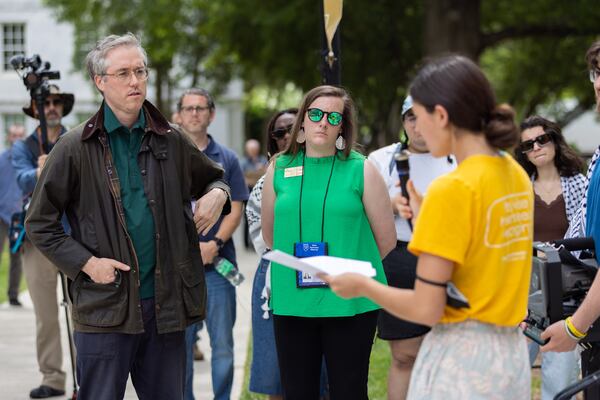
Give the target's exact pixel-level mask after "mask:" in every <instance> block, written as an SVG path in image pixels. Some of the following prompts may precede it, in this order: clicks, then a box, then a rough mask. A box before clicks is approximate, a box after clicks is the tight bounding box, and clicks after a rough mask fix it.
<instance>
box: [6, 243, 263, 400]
mask: <svg viewBox="0 0 600 400" xmlns="http://www.w3.org/2000/svg"><path fill="white" fill-rule="evenodd" d="M240 247H241V246H237V248H238V249H239V248H240ZM238 263H239V267H240V270H241V271H242V272H243V273H244V275H245V276H246V280H245V281H244V282H243V283H242V284H241V285H240V287H239V288H238V290H237V321H236V324H235V328H234V337H235V372H234V382H233V391H232V396H231V398H232V399H238V398H239V396H240V393H241V390H242V383H243V380H244V364H245V362H246V353H247V349H248V340H249V336H250V329H251V323H250V321H251V318H250V304H251V303H250V295H251V292H252V280H253V278H254V271H255V270H256V265H257V263H258V256H256V254H255V253H254V252H253V251H252V252H250V251H245V250H243V249H242V250H239V251H238ZM58 289H59V288H57V292H58ZM20 299H21V302H22V303H23V307H10V306H8V305H7V304H2V305H0V385H1V386H0V387H1V388H0V399H2V400H22V399H28V398H29V390H31V389H32V388H33V387H35V386H37V385H39V383H40V381H41V375H40V373H39V372H38V367H37V362H36V356H35V317H34V314H33V306H32V304H31V299H30V298H29V295H28V293H22V294H21V295H20ZM60 318H61V324H62V329H63V330H62V332H63V333H64V332H66V330H65V322H64V310H63V309H62V308H61V309H60ZM200 335H201V338H202V340H201V341H200V348H201V349H202V351H203V352H204V354H205V355H206V361H198V362H195V364H194V395H195V397H196V398H197V399H199V400H202V399H211V398H212V397H213V396H212V385H211V378H210V361H209V360H210V347H209V342H208V334H207V333H206V330H203V331H202V332H201V334H200ZM63 352H64V368H65V370H66V371H67V374H68V380H67V394H68V395H70V394H71V393H72V385H73V384H72V380H71V372H70V358H69V348H68V346H67V338H66V334H63ZM63 398H66V396H65V397H53V399H63ZM125 399H128V400H129V399H137V396H136V394H135V390H134V389H133V387H132V386H131V381H130V384H129V387H128V388H127V392H126V394H125Z"/></svg>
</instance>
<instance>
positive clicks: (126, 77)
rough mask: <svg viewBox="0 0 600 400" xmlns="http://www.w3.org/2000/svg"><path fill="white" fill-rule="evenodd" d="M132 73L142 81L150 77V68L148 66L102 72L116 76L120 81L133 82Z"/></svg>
mask: <svg viewBox="0 0 600 400" xmlns="http://www.w3.org/2000/svg"><path fill="white" fill-rule="evenodd" d="M131 75H133V76H135V79H137V80H138V81H140V82H143V81H145V80H146V79H148V69H146V68H136V69H133V70H131V69H120V70H118V71H117V72H115V73H114V74H102V76H114V77H115V78H117V80H118V81H120V82H123V83H125V82H131Z"/></svg>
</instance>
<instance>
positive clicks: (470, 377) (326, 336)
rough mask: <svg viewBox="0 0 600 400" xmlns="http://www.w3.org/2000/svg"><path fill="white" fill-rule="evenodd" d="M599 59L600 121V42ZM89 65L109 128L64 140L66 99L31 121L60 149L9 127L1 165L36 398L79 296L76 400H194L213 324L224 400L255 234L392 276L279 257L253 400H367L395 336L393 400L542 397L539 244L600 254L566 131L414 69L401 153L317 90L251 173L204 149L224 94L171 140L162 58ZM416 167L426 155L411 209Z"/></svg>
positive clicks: (550, 369)
mask: <svg viewBox="0 0 600 400" xmlns="http://www.w3.org/2000/svg"><path fill="white" fill-rule="evenodd" d="M586 59H587V62H588V66H589V69H590V80H591V81H592V83H593V85H594V86H593V88H594V92H595V94H596V99H597V102H598V106H597V108H598V111H599V112H600V65H599V62H600V41H599V42H596V43H594V44H593V45H592V47H591V48H590V49H589V50H588V53H587V55H586ZM86 67H87V71H88V73H89V77H90V79H91V81H92V82H93V83H94V85H95V87H96V89H97V90H98V92H99V93H100V94H101V96H102V99H103V101H102V104H101V105H100V107H99V109H98V111H97V113H96V114H95V115H93V116H91V117H90V118H89V119H87V120H86V121H85V123H83V124H81V125H80V126H78V127H76V128H74V129H71V130H68V129H67V128H66V127H64V126H63V125H62V122H61V120H62V118H63V117H65V116H66V115H67V114H69V112H70V111H71V110H72V108H73V105H74V102H75V97H74V95H73V94H70V93H64V92H62V91H61V90H60V88H59V87H58V86H56V85H51V86H50V90H49V95H48V96H47V98H46V100H45V103H44V110H43V111H42V110H38V109H37V105H36V104H35V103H34V102H32V103H31V104H29V105H28V106H27V107H24V108H23V111H24V113H25V114H27V115H28V116H30V117H32V118H38V119H39V118H40V115H41V113H43V115H44V117H45V118H43V119H45V127H46V129H41V128H42V127H41V126H38V127H36V129H35V130H34V131H33V132H32V133H31V134H30V135H29V136H27V137H25V132H24V128H23V127H22V126H18V125H14V126H11V127H10V129H9V141H10V143H11V147H9V148H8V149H7V150H6V151H5V152H4V153H2V154H0V166H2V169H3V170H4V171H6V172H7V173H6V174H3V176H2V178H1V179H0V183H2V186H3V188H5V190H4V191H3V192H2V194H1V195H0V196H2V197H1V200H0V211H1V212H0V242H1V243H2V244H3V243H4V242H5V240H6V237H7V235H8V232H9V230H10V226H11V224H13V221H14V220H15V218H19V217H21V218H22V217H23V216H24V215H26V218H25V228H26V239H25V240H23V241H22V242H20V241H17V243H13V242H11V246H10V252H11V256H10V274H9V275H10V279H9V288H8V298H9V303H10V305H11V306H14V307H19V306H20V305H21V303H20V301H19V299H18V288H19V282H20V279H21V269H22V270H23V271H24V275H25V279H26V281H27V286H28V289H29V293H30V295H31V299H32V302H33V306H34V311H35V319H36V352H37V362H38V365H39V369H40V372H41V374H42V380H41V382H40V384H39V386H37V387H35V388H33V389H32V390H31V392H30V394H29V395H30V397H31V398H49V397H55V396H62V395H64V394H65V389H66V388H65V383H66V373H65V370H64V367H63V359H62V348H61V340H60V337H61V332H60V327H59V322H58V301H57V299H56V287H57V284H58V282H61V281H62V282H61V283H62V284H64V285H68V288H69V295H70V302H71V303H70V309H71V319H72V321H73V324H74V329H73V331H74V332H73V342H74V345H75V350H76V380H77V383H78V388H79V389H78V398H80V399H121V398H123V396H124V393H125V388H126V384H127V381H128V379H129V376H131V380H132V383H133V386H134V387H135V390H136V393H137V395H138V397H139V398H141V399H186V400H188V399H194V393H193V378H194V369H193V368H194V359H195V358H198V356H196V357H195V352H196V351H197V343H196V342H197V340H198V335H199V334H201V331H202V329H203V327H204V326H205V327H206V334H207V336H208V339H209V344H210V348H211V360H210V367H211V377H212V388H213V393H214V398H215V399H217V400H226V399H229V398H230V397H231V391H232V384H233V374H234V364H233V361H234V345H233V340H234V338H233V327H234V324H235V321H236V285H237V284H239V282H240V280H241V279H243V278H241V277H239V272H235V271H236V270H237V259H236V248H235V246H234V242H233V240H232V237H233V234H234V232H235V231H236V229H238V227H239V226H240V224H241V223H242V220H244V221H245V226H246V228H247V242H248V244H249V243H250V242H251V243H252V245H253V246H254V249H255V251H256V253H257V254H258V255H259V256H262V255H264V254H265V253H266V252H267V251H269V250H280V251H282V252H285V253H288V254H290V255H294V256H296V257H299V258H303V257H311V256H319V255H328V256H335V257H342V258H348V259H355V260H362V261H368V262H369V263H370V264H371V265H372V267H373V268H374V271H375V273H374V277H372V278H370V277H366V276H364V275H360V274H357V273H345V274H341V275H335V276H334V275H327V274H317V275H312V274H308V273H306V272H300V271H295V270H291V269H288V268H284V267H282V266H281V265H279V264H277V263H270V262H269V261H268V260H266V259H265V258H262V257H261V259H260V262H259V264H258V266H257V268H256V273H255V274H254V280H253V282H252V308H251V313H252V349H253V351H252V363H251V368H250V379H249V390H250V391H253V392H256V393H262V394H265V395H268V396H269V398H270V399H271V400H277V399H290V400H294V399H298V400H306V399H315V400H316V399H332V400H337V399H344V400H348V399H357V400H359V399H360V400H362V399H367V398H368V376H369V367H370V365H369V364H370V356H371V350H372V345H373V341H374V338H375V337H376V336H378V337H379V338H380V339H382V340H385V341H388V342H389V348H390V353H391V365H390V368H389V374H388V378H387V379H388V382H387V387H388V398H389V399H390V400H399V399H405V398H408V399H492V398H498V399H528V398H530V389H531V379H530V371H531V364H532V363H533V362H534V360H535V359H536V357H537V356H538V351H539V349H540V346H538V345H536V344H535V343H533V342H529V343H528V342H527V340H526V338H525V336H524V335H523V334H522V329H523V323H522V321H523V320H524V318H525V316H526V314H527V299H528V290H529V280H530V275H531V265H532V243H533V241H541V242H549V241H553V240H556V239H561V238H563V237H565V236H566V237H579V236H590V237H592V238H595V239H596V242H598V243H600V221H598V218H600V202H599V201H598V195H599V194H600V173H598V174H597V173H595V166H596V160H597V159H598V157H599V156H600V150H598V151H596V154H595V155H594V158H593V159H592V161H591V163H590V166H589V168H588V172H587V174H586V175H583V171H584V161H583V160H582V159H581V158H580V157H579V155H578V154H577V153H576V152H575V151H574V150H573V149H572V148H570V147H569V145H568V144H567V143H566V141H565V138H564V136H563V134H562V132H561V127H560V126H559V125H558V124H557V123H555V122H553V121H551V120H549V119H548V118H545V117H542V116H538V115H533V116H528V117H527V118H525V119H524V120H523V121H522V122H521V123H520V126H519V124H517V122H516V120H515V112H514V110H513V109H512V108H511V107H510V106H508V105H505V104H498V103H497V101H496V97H495V95H494V91H493V89H492V87H491V84H490V82H489V81H488V79H487V78H486V76H485V75H484V73H483V72H482V71H481V69H480V68H479V67H478V66H477V65H476V64H475V63H474V62H472V61H471V60H469V59H468V58H465V57H463V56H459V55H447V56H444V57H439V58H436V59H432V60H430V61H428V62H427V63H425V64H424V65H423V66H422V67H421V68H420V69H419V70H418V72H417V73H416V76H415V78H414V79H413V80H412V82H411V83H410V86H409V93H408V94H407V96H406V98H405V100H404V103H403V107H402V111H401V115H400V116H401V119H402V124H403V132H402V135H401V138H400V140H399V141H398V142H396V143H393V144H390V145H388V146H385V147H383V148H381V149H378V150H376V151H374V152H372V153H371V154H369V155H368V157H367V156H365V155H363V154H361V153H360V152H359V151H358V150H357V149H356V148H355V143H356V140H357V113H358V111H359V110H357V107H356V106H355V102H354V100H353V99H352V97H351V95H350V93H349V92H348V91H346V90H345V89H343V88H340V87H334V86H328V85H322V86H317V87H315V88H313V89H311V90H309V91H308V92H307V93H306V94H305V95H304V97H303V99H302V101H301V102H300V104H299V105H298V108H288V109H283V110H280V111H277V112H276V113H275V114H274V115H272V117H271V118H270V119H269V121H268V123H267V125H266V129H265V133H264V134H265V136H264V140H263V143H264V145H265V147H266V154H261V152H260V142H259V141H257V140H254V139H252V140H249V141H248V142H247V143H246V149H245V152H246V156H245V158H243V159H241V161H240V159H239V158H238V156H237V155H236V153H235V152H234V151H233V150H231V149H229V148H227V147H226V146H224V145H223V144H221V143H219V142H218V141H217V140H215V137H214V136H213V135H211V134H209V127H210V125H211V123H212V122H213V120H214V118H215V115H216V112H217V110H216V106H215V101H214V100H213V97H212V95H211V94H210V93H209V92H208V91H207V90H205V89H201V88H190V89H188V90H185V91H184V92H183V93H182V94H181V96H180V97H179V99H178V102H177V110H176V112H175V113H174V114H173V116H172V117H171V118H170V119H171V121H169V120H168V119H167V118H166V117H164V116H163V115H162V114H161V112H160V111H159V110H158V109H157V108H155V107H154V105H152V104H151V103H150V102H149V101H148V100H147V99H146V87H147V80H148V57H147V55H146V52H145V50H144V48H143V47H142V45H141V43H140V41H139V40H138V39H137V38H136V37H135V36H134V35H132V34H126V35H122V36H116V35H111V36H108V37H106V38H104V39H102V40H100V41H98V43H97V44H96V45H95V47H94V48H93V49H92V50H91V51H90V53H89V54H88V55H87V57H86ZM399 154H408V165H409V171H410V180H409V181H408V184H407V185H406V188H401V187H400V186H401V185H400V183H399V174H400V172H401V171H399V170H398V168H399V167H398V166H397V164H396V157H397V155H399ZM401 189H403V190H401ZM244 209H245V212H244ZM244 214H245V215H244ZM244 216H245V217H246V218H244ZM244 230H246V229H244ZM597 254H598V253H597ZM236 274H237V275H236ZM599 279H600V278H599ZM449 292H454V293H458V294H459V295H460V296H459V297H460V298H461V301H460V302H457V301H456V299H455V298H449V297H448V293H449ZM599 296H600V283H598V282H594V284H593V285H592V288H591V289H590V293H589V294H588V296H587V298H586V300H585V301H584V303H583V305H582V306H581V308H580V309H579V310H577V312H576V313H575V314H574V315H573V316H572V317H569V318H567V319H566V320H565V321H559V322H556V323H554V324H553V325H551V326H550V327H549V328H548V329H547V330H546V331H545V332H544V333H543V334H542V338H543V339H549V341H548V342H547V344H546V345H544V346H542V347H541V350H542V352H543V356H542V357H541V360H542V399H543V400H548V399H551V398H553V397H554V396H555V395H556V394H557V393H558V392H560V391H561V390H562V389H564V388H565V387H566V386H568V385H570V384H572V383H574V382H575V381H576V380H577V379H578V378H579V375H580V368H579V353H578V352H577V351H576V350H574V348H575V346H576V344H577V342H578V341H579V340H581V339H582V338H584V337H585V336H586V332H587V331H588V330H589V327H590V326H591V324H592V323H593V322H594V321H595V320H596V319H597V318H598V317H599V316H600V301H599V300H598V298H599Z"/></svg>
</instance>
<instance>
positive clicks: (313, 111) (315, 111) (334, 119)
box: [306, 108, 342, 126]
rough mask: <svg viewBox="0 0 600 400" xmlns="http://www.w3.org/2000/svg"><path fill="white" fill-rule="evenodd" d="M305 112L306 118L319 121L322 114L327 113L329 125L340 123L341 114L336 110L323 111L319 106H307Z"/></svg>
mask: <svg viewBox="0 0 600 400" xmlns="http://www.w3.org/2000/svg"><path fill="white" fill-rule="evenodd" d="M306 114H307V115H308V119H310V120H311V121H312V122H319V121H320V120H322V119H323V116H324V115H326V114H327V122H329V124H330V125H331V126H338V125H339V124H341V123H342V114H341V113H339V112H337V111H331V112H327V111H323V110H321V109H320V108H309V109H308V110H306Z"/></svg>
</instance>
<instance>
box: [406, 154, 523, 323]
mask: <svg viewBox="0 0 600 400" xmlns="http://www.w3.org/2000/svg"><path fill="white" fill-rule="evenodd" d="M532 240H533V189H532V186H531V182H530V180H529V178H528V177H527V174H526V173H525V171H524V170H523V169H522V168H521V167H520V166H519V165H518V164H517V162H516V161H515V160H513V158H512V157H511V156H509V155H508V154H506V153H504V152H502V153H500V155H499V156H486V155H476V156H471V157H468V158H467V159H465V160H464V161H463V162H461V163H460V164H459V165H458V167H457V168H456V170H454V171H453V172H450V173H448V174H446V175H444V176H441V177H439V178H437V179H436V180H434V181H433V182H432V183H431V185H430V186H429V189H428V190H427V196H425V200H424V202H423V204H422V206H421V210H420V212H419V215H418V217H417V221H416V225H415V229H414V233H413V237H412V240H411V241H410V244H409V246H408V248H409V250H410V251H411V252H412V253H414V254H416V255H419V254H421V253H429V254H433V255H436V256H438V257H442V258H445V259H447V260H451V261H453V262H454V270H453V273H452V282H453V283H454V284H455V285H456V286H457V287H458V289H459V290H460V291H461V292H462V293H463V294H464V295H465V296H466V297H467V299H468V301H469V303H470V305H471V307H470V308H469V309H456V308H452V307H448V306H446V308H445V310H444V316H443V317H442V320H441V321H440V322H441V323H453V322H461V321H464V320H467V319H474V320H478V321H481V322H486V323H491V324H495V325H502V326H510V325H517V324H518V323H519V322H520V321H522V320H523V318H524V317H525V315H526V312H527V296H528V290H529V279H530V275H531V254H532V247H531V246H532Z"/></svg>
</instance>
